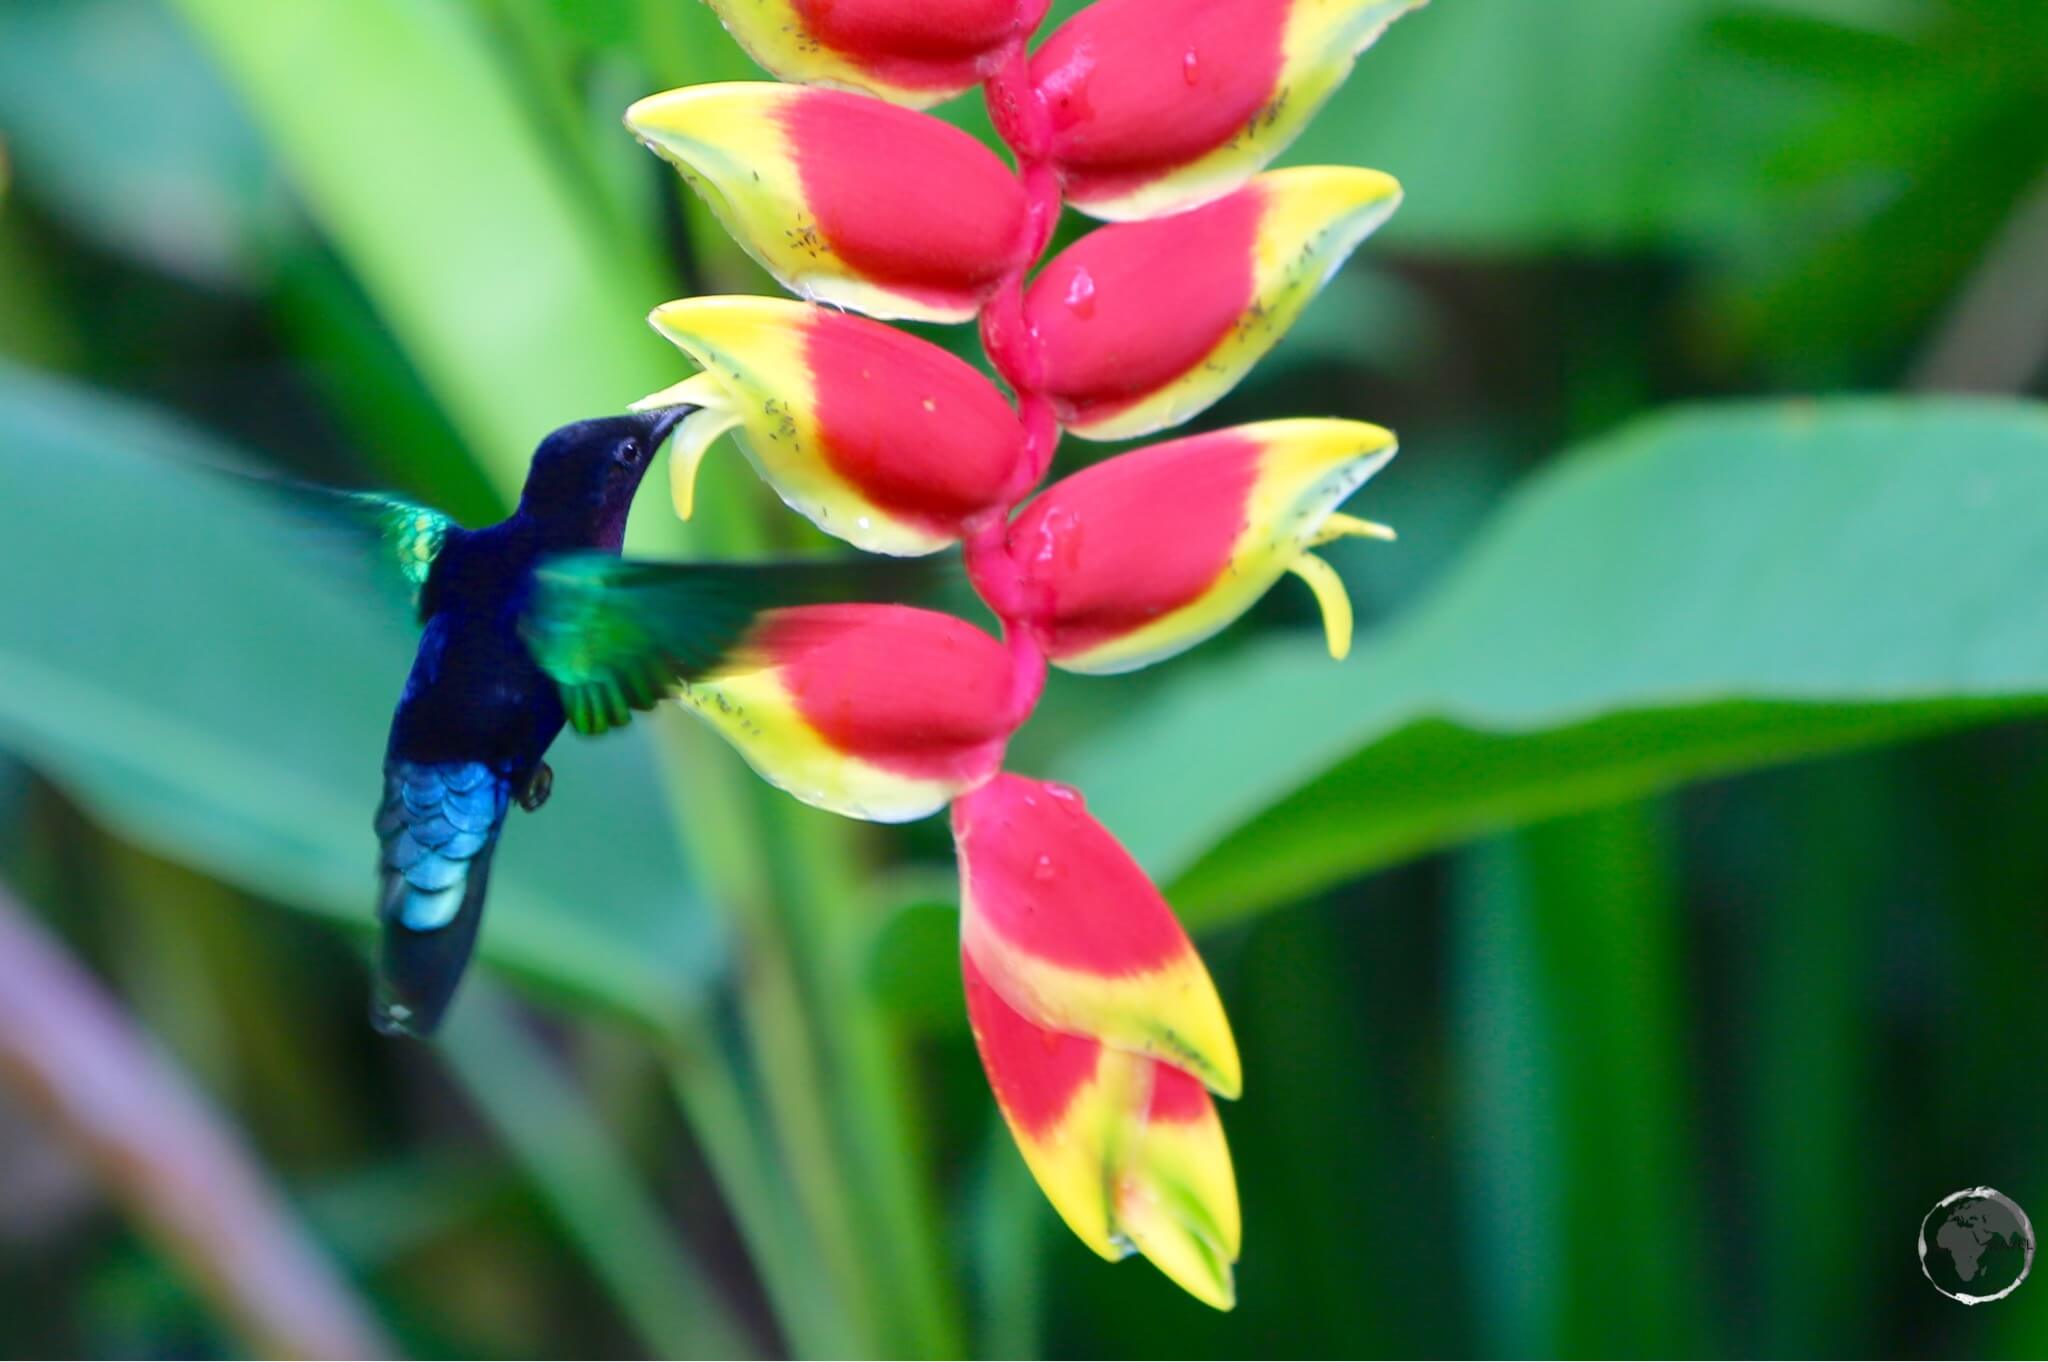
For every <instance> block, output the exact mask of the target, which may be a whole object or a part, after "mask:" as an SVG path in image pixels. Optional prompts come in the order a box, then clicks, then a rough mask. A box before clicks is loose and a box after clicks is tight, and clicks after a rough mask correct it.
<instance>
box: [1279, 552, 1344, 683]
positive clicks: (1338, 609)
mask: <svg viewBox="0 0 2048 1362" xmlns="http://www.w3.org/2000/svg"><path fill="white" fill-rule="evenodd" d="M1287 570H1288V571H1289V572H1292V573H1293V574H1294V575H1295V576H1297V577H1299V578H1301V580H1303V581H1304V582H1307V583H1308V589H1309V590H1311V591H1313V592H1315V593H1316V605H1317V606H1318V607H1320V608H1321V610H1322V612H1323V634H1324V636H1325V637H1327V638H1328V639H1329V642H1330V656H1331V657H1332V658H1334V659H1336V660H1337V661H1339V662H1342V661H1343V660H1344V659H1345V658H1347V657H1349V656H1350V655H1351V597H1350V596H1348V595H1346V594H1345V591H1344V579H1343V578H1342V577H1339V576H1338V575H1337V570H1336V569H1335V568H1333V567H1331V566H1330V565H1329V564H1328V563H1326V562H1324V561H1323V560H1322V559H1320V558H1318V557H1316V556H1315V555H1314V554H1313V553H1304V554H1302V555H1301V556H1300V557H1299V558H1296V559H1295V560H1294V561H1293V562H1291V563H1289V564H1288V565H1287Z"/></svg>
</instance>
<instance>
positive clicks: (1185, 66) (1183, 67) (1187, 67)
mask: <svg viewBox="0 0 2048 1362" xmlns="http://www.w3.org/2000/svg"><path fill="white" fill-rule="evenodd" d="M1198 65H1200V63H1199V62H1198V61H1197V60H1196V59H1195V49H1194V48H1192V47H1191V48H1189V49H1188V50H1187V53H1186V54H1185V55H1184V56H1182V57H1181V59H1180V78H1181V79H1182V80H1184V81H1186V82H1187V83H1188V84H1190V85H1193V84H1194V83H1195V79H1196V69H1195V68H1196V67H1197V66H1198Z"/></svg>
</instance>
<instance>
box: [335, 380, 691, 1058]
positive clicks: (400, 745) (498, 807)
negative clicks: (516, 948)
mask: <svg viewBox="0 0 2048 1362" xmlns="http://www.w3.org/2000/svg"><path fill="white" fill-rule="evenodd" d="M689 410H690V409H689V408H668V409H665V410H662V411H656V412H650V413H646V414H644V415H638V416H622V417H610V418H605V419H601V420H595V421H581V422H578V423H576V424H574V425H570V426H564V427H563V428H562V429H560V430H558V431H556V432H554V433H553V434H551V435H550V436H549V437H548V438H547V439H546V440H545V441H543V442H542V443H541V446H540V448H539V449H538V450H536V451H535V453H534V458H533V466H532V469H531V471H530V472H529V473H528V475H527V482H526V488H525V490H524V492H523V493H522V494H521V497H520V501H519V507H518V509H517V510H516V511H515V512H514V513H513V514H512V515H511V516H510V517H509V518H508V519H506V520H503V521H500V522H499V523H498V524H496V525H492V526H490V527H488V528H486V529H481V530H463V529H459V528H454V527H452V526H451V527H448V528H446V529H445V530H441V531H439V532H438V539H437V542H436V544H435V550H436V551H435V552H434V553H433V554H432V557H431V567H430V569H429V570H428V571H427V573H426V574H425V577H424V580H423V582H422V583H421V587H420V593H419V614H420V621H421V624H422V625H423V633H422V634H421V637H420V645H419V652H418V654H417V655H416V656H415V658H414V661H413V666H412V672H411V674H410V675H409V676H408V677H407V678H406V683H405V691H404V694H403V695H402V696H401V697H400V698H399V701H398V710H397V713H396V714H395V715H394V716H393V717H392V722H391V738H390V741H389V743H388V744H387V745H386V747H385V753H384V798H383V801H382V803H381V804H380V805H379V807H378V811H377V818H376V829H377V836H378V839H379V842H380V844H381V852H380V855H379V858H378V874H379V879H380V883H381V892H380V894H379V898H378V916H379V918H380V919H381V920H382V922H383V927H384V940H383V944H382V948H381V950H380V953H379V960H378V971H377V975H378V979H377V996H376V998H375V999H374V1001H373V1003H372V1005H371V1020H372V1022H373V1023H374V1024H375V1025H376V1026H377V1028H378V1029H379V1030H381V1031H385V1032H388V1033H402V1034H415V1035H418V1034H425V1033H426V1032H429V1031H431V1030H433V1029H434V1027H435V1026H436V1025H437V1024H438V1023H439V1021H440V1019H441V1014H442V1013H443V1012H444V1011H445V1010H446V1008H447V1006H448V1001H449V999H450V997H452V996H453V994H454V992H455V986H456V984H457V982H459V981H460V979H461V977H462V972H463V969H464V967H465V966H466V965H467V964H468V961H469V956H470V952H471V950H472V949H473V947H474V945H475V942H476V934H477V927H478V924H479V921H480V919H481V917H482V913H483V904H484V894H485V889H486V887H487V885H488V883H489V880H490V871H491V857H492V854H493V852H494V851H495V850H496V847H497V840H498V834H499V832H500V831H501V830H502V829H503V827H504V822H505V813H506V810H507V808H508V807H509V806H510V803H511V801H512V799H513V798H515V797H517V798H519V799H521V801H522V802H523V803H525V804H526V806H527V807H528V808H537V807H539V804H540V802H541V800H543V799H545V798H546V794H547V782H548V780H549V776H548V774H547V768H546V766H545V764H544V759H545V757H546V755H547V751H548V748H549V747H550V746H552V745H553V743H554V741H555V739H556V738H557V737H558V736H560V734H561V732H562V727H563V724H564V721H565V716H564V711H563V707H562V699H561V694H560V692H559V691H558V689H557V686H556V682H555V681H554V679H552V678H551V677H550V676H549V675H548V673H547V672H545V671H544V670H543V669H542V668H541V666H540V664H539V662H538V661H536V659H535V657H534V655H533V652H532V651H531V649H530V648H529V646H528V644H527V641H526V638H525V637H524V636H523V635H522V626H521V621H522V619H523V618H524V616H525V614H526V611H527V609H528V606H529V604H530V601H531V598H532V595H533V592H534V589H535V572H536V570H537V569H538V568H539V567H540V566H541V564H542V563H543V562H545V561H548V560H549V559H554V558H560V557H561V556H563V555H567V554H577V553H592V552H596V553H606V554H611V555H617V554H618V552H619V549H620V546H621V544H622V543H623V542H624V539H625V531H626V516H627V513H628V511H629V510H630V508H631V506H632V502H633V494H634V492H635V491H637V490H638V488H639V486H640V480H641V477H642V476H643V475H644V474H645V473H646V471H647V465H648V463H649V461H650V460H651V459H652V457H653V455H654V451H655V450H656V449H657V448H659V447H660V444H661V442H662V440H663V439H665V438H666V437H667V435H668V432H669V430H670V429H671V428H672V427H673V426H674V424H675V423H676V422H677V421H678V420H680V419H681V417H682V416H683V415H685V414H687V412H688V411H689Z"/></svg>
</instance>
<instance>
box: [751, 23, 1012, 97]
mask: <svg viewBox="0 0 2048 1362" xmlns="http://www.w3.org/2000/svg"><path fill="white" fill-rule="evenodd" d="M1045 7H1046V0H712V8H713V9H715V10H717V11H718V17H719V18H720V19H722V20H724V21H725V27H726V29H727V31H729V32H730V33H731V34H732V36H733V37H735V38H737V39H738V40H739V44H740V46H741V47H744V48H746V49H747V54H748V55H749V56H751V57H753V59H754V60H755V61H757V62H759V63H761V65H762V66H763V67H765V68H767V69H768V70H769V71H771V72H773V73H774V74H775V75H776V76H778V77H780V78H781V79H783V80H791V81H798V82H800V83H802V84H805V85H836V86H842V87H846V88H850V89H855V90H865V91H866V92H867V93H869V94H871V95H879V96H881V97H882V98H883V99H887V100H892V101H894V102H895V103H898V104H908V105H910V106H912V107H913V108H922V107H924V106H925V105H927V104H935V103H937V102H938V101H939V100H942V99H947V98H950V97H952V96H953V95H957V94H959V93H960V92H961V91H962V90H965V89H967V88H968V87H969V86H972V85H978V84H980V83H981V81H982V80H983V79H984V78H985V77H986V76H988V75H989V74H990V73H991V72H993V71H994V70H995V69H996V67H997V66H999V65H1000V64H1001V63H1002V61H1003V59H1004V58H1005V57H1007V56H1008V55H1009V54H1010V53H1011V52H1012V51H1013V50H1014V49H1015V48H1016V46H1017V45H1018V44H1019V43H1022V42H1023V41H1024V39H1025V38H1027V37H1029V36H1030V34H1031V31H1032V30H1033V29H1035V28H1037V27H1038V21H1039V20H1040V19H1043V18H1044V17H1045Z"/></svg>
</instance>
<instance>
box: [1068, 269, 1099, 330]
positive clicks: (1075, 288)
mask: <svg viewBox="0 0 2048 1362" xmlns="http://www.w3.org/2000/svg"><path fill="white" fill-rule="evenodd" d="M1061 301H1063V302H1065V303H1066V305H1067V306H1068V307H1070V308H1072V309H1074V315H1075V316H1076V317H1079V318H1080V319H1081V320H1083V321H1086V320H1088V318H1090V317H1092V316H1094V315H1095V276H1094V275H1092V274H1090V273H1088V271H1086V270H1075V271H1074V277H1073V278H1071V279H1069V280H1068V281H1067V296H1066V297H1065V298H1064V299H1062V300H1061Z"/></svg>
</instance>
